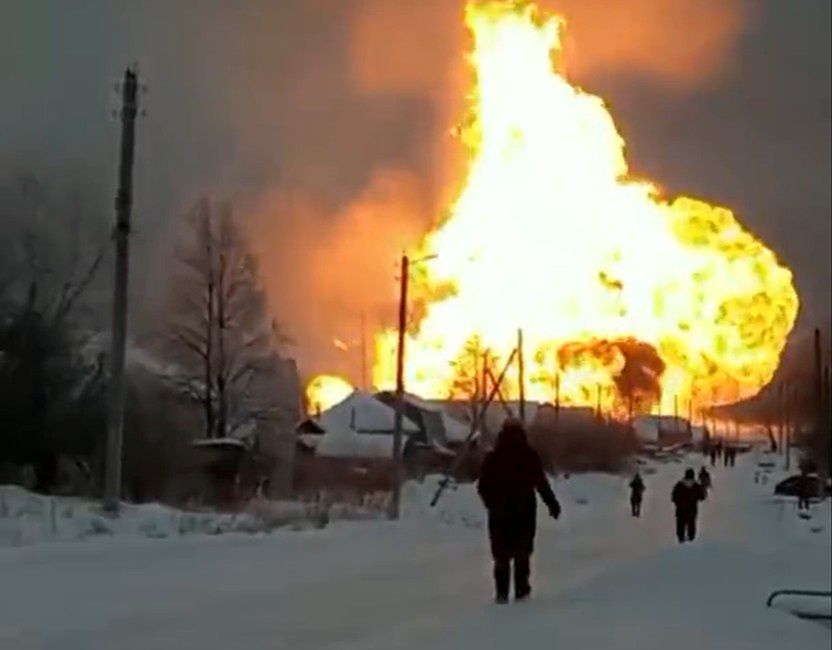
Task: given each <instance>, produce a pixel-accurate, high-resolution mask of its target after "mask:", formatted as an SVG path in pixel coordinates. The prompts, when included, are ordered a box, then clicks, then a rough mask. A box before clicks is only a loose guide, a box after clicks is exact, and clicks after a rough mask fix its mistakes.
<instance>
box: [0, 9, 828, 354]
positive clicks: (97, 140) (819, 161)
mask: <svg viewBox="0 0 832 650" xmlns="http://www.w3.org/2000/svg"><path fill="white" fill-rule="evenodd" d="M570 1H571V0H570ZM674 1H675V0H674ZM387 2H388V3H389V5H388V6H397V2H398V0H387ZM564 2H567V0H564ZM402 3H403V4H402V5H401V6H402V7H404V6H405V4H407V5H408V6H421V5H419V3H413V4H412V5H410V3H404V0H402ZM375 4H377V3H374V0H366V1H365V0H349V1H347V0H345V1H334V0H333V1H327V0H281V1H279V2H265V1H259V0H251V1H248V2H230V1H227V2H222V1H220V0H179V1H175V0H144V1H135V0H134V1H128V0H97V1H95V0H72V1H65V0H0V87H2V89H3V90H2V102H0V177H3V178H8V177H12V176H14V175H15V174H17V173H20V172H27V173H31V174H35V175H37V176H39V177H41V178H68V177H71V178H73V179H84V180H83V181H79V182H83V183H85V185H84V187H85V188H87V189H86V190H85V191H88V192H90V193H91V194H92V195H93V197H94V198H93V199H92V202H93V203H94V204H95V206H96V211H97V213H98V214H100V215H101V219H102V220H105V219H108V218H109V217H110V213H111V206H112V197H113V195H114V191H115V190H114V184H115V162H116V160H115V159H116V152H117V143H118V126H117V123H116V122H115V120H114V119H113V118H112V116H111V114H110V113H111V111H112V110H113V109H114V108H116V106H117V95H116V93H115V91H114V89H113V84H114V83H115V82H116V81H117V80H118V78H119V76H120V74H121V72H122V70H123V68H124V65H125V64H126V63H130V62H134V61H135V62H137V63H138V64H139V70H140V74H141V76H142V78H143V79H144V80H145V81H146V83H147V84H148V86H149V90H148V93H147V95H146V96H144V97H143V102H144V104H145V106H146V108H147V111H148V114H147V116H146V117H145V118H143V119H142V121H141V122H140V123H139V127H138V128H139V139H138V153H137V164H136V210H135V221H136V238H135V239H136V245H137V257H136V263H135V266H134V269H135V273H134V276H133V278H134V288H135V290H136V292H137V294H138V295H141V296H144V297H152V296H153V295H154V293H155V287H156V286H158V285H159V284H160V283H162V282H163V273H162V271H163V268H162V267H163V265H160V264H159V263H158V260H159V259H163V256H162V255H163V251H165V250H167V249H168V248H169V243H170V240H171V238H172V236H173V234H174V232H175V228H174V226H175V224H176V223H177V220H178V219H179V218H180V216H181V214H182V211H183V209H184V208H185V207H187V205H188V204H189V203H190V202H191V201H192V200H193V198H194V197H195V196H197V195H199V194H200V193H202V192H206V191H210V192H211V193H214V194H217V193H219V194H221V195H225V196H230V197H232V198H234V197H237V198H238V201H239V203H238V205H241V204H242V205H245V204H247V203H252V204H253V203H256V202H257V201H258V200H259V198H260V196H261V195H265V194H267V193H274V192H275V191H278V192H288V193H299V194H301V195H302V196H304V197H312V198H313V199H314V202H315V204H316V209H315V212H316V214H318V215H323V217H318V221H316V222H315V228H320V229H321V230H320V232H322V233H325V232H326V230H327V229H328V228H337V226H338V224H337V223H335V222H336V220H337V219H338V216H337V215H340V214H344V212H345V210H347V206H349V205H350V204H351V203H353V202H354V201H355V200H356V199H357V198H358V197H360V196H361V195H362V194H363V193H365V192H366V189H367V187H368V186H369V185H371V183H372V179H373V178H374V177H375V176H376V175H377V174H378V173H379V172H380V171H381V170H385V169H398V170H404V172H406V173H408V174H412V175H413V177H415V178H417V179H419V184H418V187H419V191H420V192H422V193H424V194H425V195H426V196H428V197H429V198H427V199H425V203H426V204H428V205H430V204H432V203H433V202H434V198H435V196H436V195H438V193H439V189H440V188H438V187H437V171H436V167H438V166H439V163H438V162H437V160H436V155H437V134H438V133H441V132H443V131H444V130H446V129H447V120H448V116H449V112H450V111H451V109H450V107H449V106H448V105H447V102H444V105H443V102H441V101H438V97H444V95H443V94H442V92H430V91H425V89H424V88H421V89H420V88H418V87H402V88H400V89H396V88H381V89H378V90H372V89H370V90H368V89H367V88H366V87H362V86H361V84H360V83H356V80H355V69H354V68H355V65H354V61H352V62H351V58H350V56H351V49H350V35H351V29H352V26H353V24H354V21H355V13H356V12H357V11H360V10H361V9H362V5H370V6H371V8H372V6H375ZM440 4H441V6H442V7H447V6H448V5H449V4H450V5H451V6H453V5H455V4H456V3H455V2H451V0H448V2H442V3H440V2H437V0H430V2H428V1H427V0H426V2H425V5H424V6H425V7H426V9H425V11H440V9H439V7H440ZM548 4H549V5H554V6H558V0H549V2H548ZM567 4H568V2H567ZM573 4H574V3H573ZM642 4H644V3H642ZM648 4H649V3H648ZM664 4H667V3H664ZM738 4H739V5H742V7H741V8H742V9H743V24H742V29H741V30H739V32H738V34H737V36H736V42H734V43H733V44H732V45H731V47H730V48H727V49H726V51H725V54H724V56H723V57H722V59H721V63H720V65H719V74H716V75H709V76H708V78H706V79H704V80H702V81H701V82H700V83H696V84H693V85H688V84H685V85H683V86H682V87H676V86H675V85H674V84H673V83H672V81H671V79H669V78H668V76H666V75H665V76H661V75H654V74H649V73H646V72H645V71H644V70H640V69H634V70H628V69H626V67H624V68H619V69H616V68H614V67H613V68H610V67H609V66H607V67H598V68H592V67H590V68H588V69H585V68H581V69H579V72H580V77H579V82H580V83H581V85H583V86H584V87H586V88H587V89H588V90H590V91H592V92H594V93H597V94H600V95H601V96H603V97H605V98H606V99H607V100H608V102H609V104H610V105H611V108H612V111H613V114H614V116H615V118H616V120H617V122H618V124H619V127H620V129H621V130H622V132H623V134H624V136H625V138H626V140H627V142H628V144H629V148H630V152H629V153H630V158H631V162H632V166H633V169H634V171H635V172H636V173H637V174H639V175H646V176H649V177H650V178H652V179H654V180H655V181H657V182H658V183H659V184H660V185H662V186H663V187H665V188H667V189H668V190H669V191H670V192H684V193H686V194H691V195H694V196H699V197H702V198H706V199H708V200H711V201H714V202H719V203H723V204H725V205H728V206H730V207H732V208H733V209H734V210H735V211H736V213H737V214H738V215H739V216H740V218H741V220H742V221H743V222H744V223H745V224H746V225H747V226H748V227H749V228H750V229H751V230H753V231H754V232H755V233H756V234H757V235H759V236H760V237H762V238H763V239H764V240H765V241H766V243H767V244H768V245H770V246H771V247H772V248H774V249H775V250H776V251H777V252H778V254H779V255H780V257H781V258H782V260H783V261H784V262H785V263H786V264H787V265H788V266H789V267H791V268H792V269H793V270H794V271H795V275H796V281H797V285H798V291H799V292H800V295H801V299H802V303H803V305H804V310H803V314H802V318H803V320H802V321H801V322H802V324H803V325H804V326H805V325H807V324H811V323H814V322H815V321H819V320H828V319H829V315H828V314H829V311H830V249H829V246H830V211H831V209H830V3H829V0H799V1H793V2H786V1H783V0H764V1H763V0H761V1H758V2H750V1H749V2H746V3H742V2H741V1H739V0H738ZM363 8H364V9H366V7H363ZM454 11H456V10H455V9H454ZM443 15H444V14H443ZM617 15H619V16H620V15H622V14H621V12H620V11H619V12H618V14H617ZM443 20H444V19H443ZM443 24H444V23H443ZM433 27H436V25H434V26H433ZM672 27H673V29H675V30H677V31H678V34H675V35H674V38H678V39H679V40H684V39H689V38H692V36H693V35H691V34H687V33H685V29H686V28H688V27H687V26H686V25H685V24H676V25H672ZM402 29H403V30H404V31H403V33H402V36H406V35H407V34H406V32H407V31H408V25H406V24H404V25H402ZM459 29H460V28H459V27H458V26H457V25H453V27H452V28H449V30H450V31H449V30H445V31H443V30H442V29H440V28H439V27H437V30H436V32H437V37H436V38H435V39H434V40H425V41H424V42H421V41H419V42H417V45H418V47H420V48H423V50H424V52H425V54H426V63H425V65H426V66H431V65H434V64H435V65H436V69H435V77H436V79H437V84H436V85H437V87H443V86H444V85H445V80H446V79H447V78H448V77H449V75H452V72H453V71H452V70H451V67H452V64H451V63H449V62H450V61H452V59H455V58H456V56H457V55H456V52H457V51H456V49H455V47H451V46H449V45H447V44H446V43H444V41H443V37H442V35H443V34H445V35H448V34H450V35H452V36H453V35H456V34H457V32H458V31H459ZM668 29H669V27H668ZM691 29H692V28H691ZM399 36H400V35H398V34H395V33H391V34H390V36H389V48H392V49H395V48H396V47H397V43H398V42H399V40H400V39H399ZM437 52H438V53H439V54H437ZM380 56H384V54H383V53H382V54H381V55H380ZM662 56H664V53H663V52H661V51H659V52H656V57H662ZM668 56H672V52H670V53H668ZM428 72H429V73H430V74H429V77H428V78H429V79H432V78H433V72H434V70H432V69H431V70H428ZM430 216H431V215H427V216H426V217H425V222H427V221H429V220H430ZM278 218H281V217H280V216H278ZM297 223H298V219H296V218H290V216H289V215H287V217H286V226H285V227H286V229H287V230H286V231H284V232H285V235H286V238H287V239H288V240H289V241H292V242H293V245H294V244H296V243H297V242H296V239H295V238H293V234H292V232H290V230H291V229H294V228H296V227H297ZM58 226H59V224H56V229H57V228H58ZM102 227H103V228H104V229H105V230H106V227H107V226H106V223H104V224H102ZM313 230H314V229H313ZM276 232H277V233H280V232H281V231H280V226H279V225H278V226H276ZM322 236H324V237H325V234H324V235H322ZM356 247H357V245H356ZM279 251H280V243H279V241H278V242H276V243H275V252H276V253H279ZM391 277H392V275H391ZM285 280H286V282H287V283H289V284H290V283H291V282H292V281H293V279H292V278H291V277H286V278H285ZM385 281H386V280H385ZM391 290H392V289H391ZM307 298H308V299H309V300H310V301H314V296H307ZM387 298H388V296H387V295H385V296H384V299H385V300H387ZM144 302H145V303H149V302H152V301H149V300H148V301H144ZM278 302H280V301H278ZM285 305H286V307H287V310H289V311H291V310H293V309H294V303H291V302H289V303H285ZM285 319H286V320H288V321H289V326H290V329H291V328H292V326H293V325H294V327H295V329H297V328H298V323H293V321H292V316H291V314H289V315H286V316H285ZM294 334H295V338H297V339H299V340H300V339H302V338H303V336H302V335H301V333H300V332H297V331H296V332H295V333H294ZM321 337H323V334H322V335H321ZM321 340H323V339H322V338H321Z"/></svg>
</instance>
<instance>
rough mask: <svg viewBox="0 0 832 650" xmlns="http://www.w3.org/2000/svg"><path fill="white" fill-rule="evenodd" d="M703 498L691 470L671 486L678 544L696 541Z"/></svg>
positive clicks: (686, 471)
mask: <svg viewBox="0 0 832 650" xmlns="http://www.w3.org/2000/svg"><path fill="white" fill-rule="evenodd" d="M704 498H705V494H704V490H703V489H702V486H701V485H700V484H699V483H697V482H696V474H695V473H694V471H693V470H692V469H686V470H685V476H684V478H683V479H682V480H681V481H679V482H678V483H676V485H675V486H673V493H672V494H671V500H672V501H673V504H674V505H675V506H676V537H677V538H678V540H679V543H680V544H684V543H685V542H692V541H693V540H694V539H696V518H697V516H698V515H699V502H700V501H702V500H703V499H704Z"/></svg>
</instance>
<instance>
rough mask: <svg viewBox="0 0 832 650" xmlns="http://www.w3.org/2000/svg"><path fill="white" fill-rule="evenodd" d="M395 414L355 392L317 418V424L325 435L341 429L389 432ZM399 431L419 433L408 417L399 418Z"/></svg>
mask: <svg viewBox="0 0 832 650" xmlns="http://www.w3.org/2000/svg"><path fill="white" fill-rule="evenodd" d="M395 416H396V412H395V410H394V409H392V408H391V407H389V406H387V404H384V403H383V402H381V401H380V400H378V399H376V398H375V397H373V396H372V395H370V394H369V393H365V392H364V391H361V390H355V391H353V392H352V394H351V395H350V396H349V397H347V398H346V399H344V400H343V401H341V402H339V403H338V404H336V405H335V406H333V407H331V408H329V409H327V410H326V411H324V412H323V413H321V416H320V417H319V418H318V424H319V425H320V426H321V427H322V428H323V429H324V430H325V431H326V432H327V434H328V433H330V432H338V431H343V430H351V431H357V432H360V433H392V431H393V428H394V420H395ZM402 431H403V432H404V433H406V434H410V433H418V432H419V426H418V425H417V424H416V423H415V422H413V421H412V420H410V419H409V418H406V417H403V418H402Z"/></svg>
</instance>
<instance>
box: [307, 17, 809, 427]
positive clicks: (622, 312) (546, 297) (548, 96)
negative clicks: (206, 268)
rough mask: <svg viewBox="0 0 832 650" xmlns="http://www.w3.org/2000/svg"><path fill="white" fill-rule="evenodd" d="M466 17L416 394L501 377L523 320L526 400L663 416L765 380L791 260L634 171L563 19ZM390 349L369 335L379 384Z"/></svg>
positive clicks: (415, 355) (445, 392) (426, 242)
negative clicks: (580, 75) (458, 107)
mask: <svg viewBox="0 0 832 650" xmlns="http://www.w3.org/2000/svg"><path fill="white" fill-rule="evenodd" d="M465 21H466V25H467V26H468V28H469V30H470V33H471V35H472V37H473V38H472V50H471V52H470V53H469V61H470V64H471V66H472V68H473V73H474V78H475V86H474V88H473V90H472V92H471V94H470V102H469V104H470V105H469V113H468V114H467V115H466V116H465V119H464V120H463V121H462V126H461V127H460V128H459V130H458V133H459V137H460V140H461V143H462V145H463V146H464V147H466V149H467V151H468V154H469V157H468V160H469V163H468V168H467V170H466V177H465V180H464V183H462V184H461V191H460V193H459V195H458V196H457V197H456V199H455V200H454V201H453V203H452V205H450V206H449V207H448V210H447V212H446V216H445V218H444V219H443V220H442V221H441V222H439V223H438V225H437V226H436V228H435V229H434V230H433V231H432V232H430V233H428V234H427V235H426V236H425V237H424V239H423V241H422V243H421V246H420V250H419V251H418V254H419V255H420V256H423V255H424V256H429V257H428V259H426V261H424V262H423V263H422V265H421V267H420V269H419V272H418V273H414V274H413V276H412V277H411V296H412V298H411V304H410V308H411V312H413V313H414V314H415V315H416V316H417V318H416V319H415V322H414V323H413V325H412V326H411V329H410V331H409V332H408V336H407V340H406V354H407V363H406V375H405V383H406V386H407V389H408V391H411V392H414V393H417V394H419V395H422V396H424V397H432V398H448V397H459V395H457V394H455V393H456V392H457V391H458V388H457V387H459V386H460V385H465V382H464V381H460V376H459V373H460V372H462V371H463V370H462V369H464V368H468V367H470V366H471V363H467V362H465V357H466V356H467V355H472V354H473V355H474V357H475V358H474V359H473V363H474V365H475V366H476V363H477V361H476V359H478V358H480V356H481V357H482V359H488V362H489V364H490V365H491V366H492V367H494V368H495V375H496V374H498V372H499V370H500V364H501V362H502V363H504V362H505V361H507V360H508V359H509V357H510V355H511V352H512V350H514V348H515V346H516V345H517V339H518V336H517V332H518V329H522V330H523V341H524V344H523V355H524V359H525V368H526V372H525V381H524V384H525V385H524V390H525V395H526V397H527V398H528V399H536V400H540V401H551V400H553V399H554V396H555V392H556V391H557V393H558V395H559V398H560V400H561V403H563V404H567V405H593V406H594V405H596V403H600V404H601V405H602V407H603V408H605V409H607V410H608V411H610V412H613V413H615V412H621V410H622V409H624V408H629V409H630V411H632V409H633V407H634V405H635V408H636V409H637V410H638V411H640V412H647V411H655V410H659V409H662V410H664V411H666V412H667V411H668V410H670V409H672V408H673V405H674V404H677V405H678V404H683V405H691V406H693V405H696V406H697V407H700V406H705V405H706V404H711V403H715V402H725V401H729V400H735V399H739V398H743V397H748V396H751V395H753V394H755V393H756V392H757V391H759V389H760V388H761V387H763V386H764V385H765V384H766V383H768V382H769V381H770V380H771V378H772V375H773V374H774V371H775V369H776V368H777V365H778V362H779V357H780V353H781V351H782V349H783V346H784V345H785V342H786V339H787V337H788V334H789V332H790V330H791V328H792V326H793V324H794V321H795V318H796V315H797V311H798V297H797V294H796V292H795V289H794V286H793V283H792V274H791V272H790V271H789V270H788V269H787V268H785V267H784V266H783V265H781V264H780V263H779V262H778V260H777V257H776V256H775V254H774V253H773V252H772V251H771V250H770V249H768V248H767V247H766V246H765V245H764V244H763V243H762V242H760V241H759V240H758V239H757V238H755V237H754V235H753V234H751V233H750V232H748V231H747V230H746V229H744V228H743V226H742V225H741V224H740V223H739V221H738V220H737V218H736V217H735V215H734V214H733V213H732V212H731V210H730V209H728V208H726V207H722V206H717V205H711V204H709V203H707V202H705V201H702V200H699V199H695V198H689V197H685V196H680V197H675V198H667V197H665V196H663V195H662V193H661V191H660V190H659V188H658V187H657V186H656V185H655V184H653V183H650V182H647V181H645V180H640V179H635V178H633V177H632V176H631V175H630V173H629V170H628V164H627V158H626V155H625V143H624V140H623V138H622V137H621V135H620V134H619V132H618V130H617V128H616V125H615V122H614V120H613V118H612V116H611V114H610V111H609V109H608V107H607V106H606V105H605V103H604V101H603V100H602V99H601V98H599V97H597V96H595V95H592V94H590V93H588V92H585V91H583V90H581V89H580V88H578V87H576V86H575V85H573V84H572V83H570V81H569V80H568V79H567V78H566V76H565V74H564V72H563V70H562V66H561V61H560V54H561V40H562V35H563V30H564V28H565V24H564V21H563V20H562V19H561V18H559V17H558V16H555V15H549V14H546V13H544V12H543V11H541V10H539V9H538V8H536V7H535V6H534V5H533V4H531V3H525V2H487V3H474V2H472V3H469V4H468V6H467V8H466V12H465ZM395 352H396V334H395V332H394V331H383V332H381V333H379V334H378V336H377V337H376V362H375V367H374V383H375V385H376V386H378V387H379V388H384V389H389V388H392V387H393V386H394V385H395V367H396V365H395ZM507 377H508V379H507V381H506V384H505V386H504V394H506V395H509V396H516V395H517V394H518V393H519V386H518V383H517V373H508V374H507ZM316 399H317V398H316Z"/></svg>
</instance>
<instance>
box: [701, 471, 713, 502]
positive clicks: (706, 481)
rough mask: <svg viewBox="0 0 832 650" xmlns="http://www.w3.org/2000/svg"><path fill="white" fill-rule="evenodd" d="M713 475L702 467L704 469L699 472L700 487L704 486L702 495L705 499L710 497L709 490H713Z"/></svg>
mask: <svg viewBox="0 0 832 650" xmlns="http://www.w3.org/2000/svg"><path fill="white" fill-rule="evenodd" d="M711 484H712V483H711V473H710V472H709V471H708V470H707V469H706V468H705V466H704V465H702V469H700V470H699V485H701V486H702V493H703V494H704V495H705V497H707V496H708V490H710V489H711Z"/></svg>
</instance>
